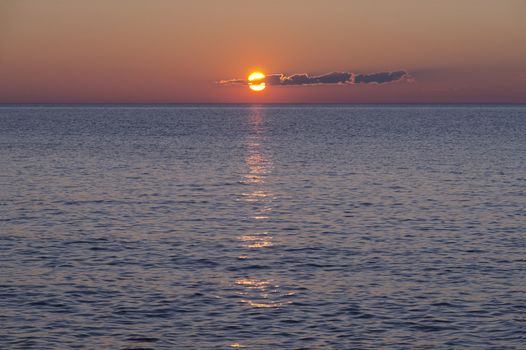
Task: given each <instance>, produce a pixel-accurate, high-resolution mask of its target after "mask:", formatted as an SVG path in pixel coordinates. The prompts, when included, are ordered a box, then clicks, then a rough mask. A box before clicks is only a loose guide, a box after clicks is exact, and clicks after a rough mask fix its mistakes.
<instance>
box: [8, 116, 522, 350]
mask: <svg viewBox="0 0 526 350" xmlns="http://www.w3.org/2000/svg"><path fill="white" fill-rule="evenodd" d="M0 187H1V191H0V220H1V221H0V326H1V327H0V348H2V349H26V348H33V349H69V348H86V349H106V348H107V349H135V348H137V349H138V348H141V349H229V348H235V347H244V348H246V349H519V348H522V349H524V321H525V311H526V310H525V306H526V298H525V295H526V294H525V292H526V290H525V282H526V279H525V267H526V255H525V252H526V245H525V242H526V240H525V234H526V219H525V206H526V199H525V198H526V197H525V195H526V107H521V106H515V107H514V106H468V107H461V106H459V107H452V106H450V107H436V106H412V107H403V106H391V107H389V106H383V107H382V106H378V107H375V106H355V107H352V106H237V107H236V106H231V107H218V106H201V107H191V106H186V107H173V106H172V107H170V106H157V107H145V106H143V107H126V106H121V107H90V108H88V107H60V108H59V107H45V108H43V107H32V108H29V107H18V108H17V107H1V108H0Z"/></svg>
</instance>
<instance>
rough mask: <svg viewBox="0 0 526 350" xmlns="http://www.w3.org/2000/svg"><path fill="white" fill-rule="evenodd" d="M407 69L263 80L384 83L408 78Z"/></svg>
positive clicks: (223, 82)
mask: <svg viewBox="0 0 526 350" xmlns="http://www.w3.org/2000/svg"><path fill="white" fill-rule="evenodd" d="M407 78H409V74H408V73H407V72H405V71H396V72H380V73H371V74H355V73H352V72H332V73H327V74H323V75H309V74H305V73H303V74H293V75H285V74H269V75H267V76H266V77H265V79H264V80H263V81H264V82H265V83H266V84H267V85H282V86H290V85H323V84H384V83H390V82H395V81H398V80H406V79H407ZM247 84H248V81H247V80H246V79H230V80H221V81H220V82H219V85H247Z"/></svg>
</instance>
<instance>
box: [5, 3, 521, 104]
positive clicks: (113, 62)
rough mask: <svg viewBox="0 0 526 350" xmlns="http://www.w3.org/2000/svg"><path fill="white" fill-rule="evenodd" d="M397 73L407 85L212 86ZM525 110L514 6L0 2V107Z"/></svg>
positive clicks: (517, 5)
mask: <svg viewBox="0 0 526 350" xmlns="http://www.w3.org/2000/svg"><path fill="white" fill-rule="evenodd" d="M255 68H259V69H261V70H262V71H264V72H265V73H286V74H294V73H309V74H314V75H316V74H324V73H329V72H334V71H349V72H357V73H374V72H384V71H394V70H406V71H408V72H409V73H410V74H411V76H412V77H413V78H414V82H396V83H390V84H382V85H378V84H363V85H323V86H272V87H268V88H267V89H266V90H265V91H264V92H262V93H254V92H251V91H250V90H249V89H248V88H247V87H245V86H228V87H225V86H218V85H217V84H216V83H215V82H217V81H219V80H222V79H232V78H246V76H247V75H248V73H249V72H250V71H251V70H253V69H255ZM23 102H189V103H193V102H348V103H363V102H367V103H369V102H395V103H404V102H485V103H491V102H521V103H526V1H523V0H452V1H449V0H441V1H431V0H430V1H422V0H385V1H380V0H355V1H353V0H320V1H308V0H288V1H282V0H280V1H271V0H267V1H247V0H222V1H215V0H211V1H205V0H195V1H168V0H166V1H161V0H149V1H139V0H126V1H120V0H90V1H71V0H39V1H36V0H35V1H31V0H0V103H23Z"/></svg>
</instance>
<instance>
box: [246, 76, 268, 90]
mask: <svg viewBox="0 0 526 350" xmlns="http://www.w3.org/2000/svg"><path fill="white" fill-rule="evenodd" d="M263 79H265V74H263V73H261V72H252V73H250V75H249V76H248V87H249V88H250V90H252V91H263V90H265V87H266V84H265V82H264V81H263Z"/></svg>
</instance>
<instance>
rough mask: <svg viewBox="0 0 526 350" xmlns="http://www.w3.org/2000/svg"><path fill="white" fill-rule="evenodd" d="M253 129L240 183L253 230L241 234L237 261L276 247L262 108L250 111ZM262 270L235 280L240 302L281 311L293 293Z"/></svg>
mask: <svg viewBox="0 0 526 350" xmlns="http://www.w3.org/2000/svg"><path fill="white" fill-rule="evenodd" d="M249 125H250V129H249V132H248V135H247V138H246V141H245V147H246V152H247V155H246V156H245V158H244V159H245V164H244V165H245V167H246V172H244V173H243V174H242V177H241V180H240V182H241V183H242V184H244V185H247V187H245V190H244V191H243V192H242V193H240V200H241V201H243V202H246V204H247V206H250V208H251V209H250V211H251V215H250V216H249V219H250V220H251V221H252V222H251V223H252V226H253V227H252V229H251V230H250V232H247V233H246V234H243V235H240V236H239V237H237V238H238V240H239V241H240V243H241V247H242V248H244V249H247V250H246V253H245V254H243V255H240V256H239V257H238V259H240V260H243V261H244V260H248V261H251V259H255V260H261V259H262V258H264V254H266V253H265V252H266V251H267V249H272V248H273V246H274V242H273V239H274V237H273V235H272V234H271V232H269V231H268V229H267V225H266V224H267V223H268V220H270V219H271V216H272V210H273V202H274V200H275V199H276V195H275V194H274V193H273V192H272V191H270V189H269V186H268V184H267V181H268V178H269V176H270V175H271V174H272V167H273V164H272V159H271V157H270V155H269V154H268V152H266V151H265V150H266V148H265V140H266V135H265V132H266V130H265V123H264V116H263V110H262V109H261V108H259V107H254V108H253V109H251V113H250V116H249ZM261 272H262V270H259V271H258V277H257V278H255V277H250V276H244V277H243V278H238V279H237V280H235V281H234V285H235V286H236V287H237V288H239V290H238V292H237V293H238V295H240V296H241V297H242V299H240V301H241V302H242V303H244V304H245V305H247V306H248V307H250V308H256V309H268V308H280V307H283V306H284V305H285V304H288V303H289V302H288V301H287V302H284V301H283V299H282V297H283V296H285V297H286V296H289V295H290V293H287V292H283V291H282V288H281V287H280V285H279V284H277V283H275V282H274V281H273V280H272V279H271V278H265V277H262V276H261Z"/></svg>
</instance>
